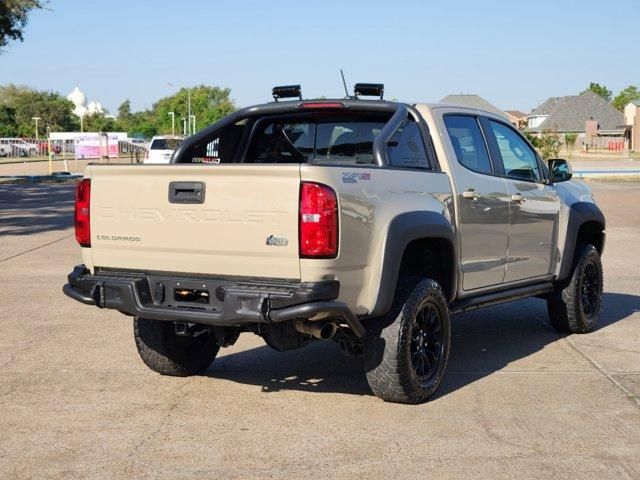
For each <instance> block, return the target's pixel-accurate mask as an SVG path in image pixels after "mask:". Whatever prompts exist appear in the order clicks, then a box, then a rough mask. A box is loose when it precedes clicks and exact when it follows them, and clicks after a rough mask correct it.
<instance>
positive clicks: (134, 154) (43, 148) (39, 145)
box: [0, 138, 149, 162]
mask: <svg viewBox="0 0 640 480" xmlns="http://www.w3.org/2000/svg"><path fill="white" fill-rule="evenodd" d="M148 148H149V141H148V140H146V139H144V138H127V139H124V140H119V141H118V155H119V156H120V157H124V158H130V159H131V160H134V159H135V161H137V162H141V161H142V160H143V159H144V157H145V154H146V152H147V149H148ZM51 154H52V155H53V156H54V157H55V158H74V156H75V148H74V141H73V140H52V141H51ZM48 156H49V140H48V139H47V138H0V158H13V159H22V160H25V161H26V160H27V159H28V158H31V159H36V158H38V157H48Z"/></svg>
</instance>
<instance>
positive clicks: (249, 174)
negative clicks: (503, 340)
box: [63, 84, 605, 403]
mask: <svg viewBox="0 0 640 480" xmlns="http://www.w3.org/2000/svg"><path fill="white" fill-rule="evenodd" d="M276 90H277V89H276ZM276 90H274V97H276V98H282V97H283V96H293V95H294V93H295V90H296V89H295V88H293V89H292V88H289V91H288V90H287V89H281V90H277V91H276ZM290 90H293V91H294V93H291V92H290ZM363 92H364V93H363ZM376 92H377V93H376ZM381 92H382V86H377V85H369V84H368V85H364V86H363V85H357V86H356V93H360V94H361V95H364V94H365V93H375V94H377V95H378V94H381ZM276 93H277V95H276ZM298 95H299V91H298V92H297V93H295V96H298ZM171 163H172V165H167V166H157V167H154V168H153V169H145V168H142V169H141V168H135V166H129V165H108V166H107V165H90V166H88V167H87V169H86V170H85V174H84V179H83V180H82V181H81V182H80V183H79V184H78V188H77V194H76V210H75V212H76V213H75V228H76V239H77V240H78V242H79V244H80V246H81V247H82V256H83V260H84V264H83V265H79V266H77V267H76V268H75V269H74V270H73V272H72V273H71V274H70V275H69V277H68V283H67V284H66V285H65V286H64V288H63V290H64V292H65V293H66V294H67V295H68V296H70V297H71V298H74V299H76V300H78V301H80V302H82V303H84V304H88V305H95V306H98V307H100V308H110V309H115V310H118V311H120V312H123V313H125V314H127V315H131V316H132V317H133V325H134V336H135V341H136V345H137V348H138V352H139V354H140V356H141V358H142V360H143V361H144V362H145V363H146V364H147V366H149V367H150V368H151V369H152V370H155V371H156V372H159V373H161V374H164V375H177V376H187V375H193V374H197V373H199V372H202V371H203V370H205V369H206V368H207V367H208V366H209V365H210V364H211V362H212V361H213V360H214V358H215V357H216V355H217V353H218V351H219V349H220V348H221V347H227V346H229V345H232V344H233V343H234V342H235V341H236V340H237V338H238V336H239V335H240V334H241V333H242V332H253V333H254V334H257V335H259V336H261V337H262V338H263V339H264V341H265V342H266V343H267V345H269V346H271V347H273V348H274V349H276V350H278V351H285V350H292V349H295V348H299V347H303V346H305V345H307V344H308V343H310V342H312V341H316V340H329V339H330V340H332V341H335V342H336V343H337V344H338V345H340V347H341V348H342V349H344V350H345V351H346V352H347V353H348V354H350V355H363V356H364V367H365V373H366V377H367V379H368V381H369V385H370V386H371V389H372V390H373V392H374V393H375V394H376V395H378V396H379V397H381V398H382V399H384V400H386V401H392V402H403V403H420V402H423V401H426V400H427V399H428V398H430V397H431V396H432V395H433V394H434V392H435V391H436V389H437V388H438V386H439V385H440V383H441V381H442V378H443V375H444V372H445V368H446V365H447V359H448V357H449V351H450V347H451V323H450V315H451V313H455V312H464V311H467V310H472V309H476V308H480V307H484V306H488V305H495V304H498V303H503V302H509V301H512V300H518V299H522V298H526V297H539V298H543V299H545V300H546V303H547V307H548V314H549V318H550V323H551V325H553V326H554V327H555V328H556V329H557V330H559V331H561V332H564V333H586V332H589V331H591V330H592V329H593V328H594V326H595V324H596V322H597V321H598V318H599V316H600V310H601V307H602V290H603V277H602V264H601V262H600V256H601V255H602V252H603V249H604V244H605V219H604V216H603V214H602V212H601V211H600V209H599V208H598V207H597V205H596V203H595V200H594V198H593V196H592V194H591V192H590V190H589V188H588V187H587V186H586V185H584V184H582V183H580V182H576V181H573V180H572V179H571V169H570V166H569V164H568V163H567V162H566V161H565V160H558V159H556V160H551V161H549V162H548V163H545V162H543V161H542V159H541V158H540V157H539V156H538V154H537V153H536V151H535V149H534V148H533V147H532V146H531V145H530V144H529V142H528V141H527V140H526V139H525V138H524V137H523V136H522V135H521V134H520V132H518V131H517V130H516V129H515V128H513V126H512V125H510V124H509V123H508V121H506V120H505V119H504V118H502V117H500V116H497V115H495V114H493V113H491V112H488V111H484V110H480V109H475V108H468V107H462V106H455V105H446V104H416V105H410V104H405V103H398V102H387V101H383V100H364V99H360V98H355V99H338V100H308V101H307V100H295V101H279V102H274V103H268V104H264V105H258V106H254V107H250V108H245V109H243V110H239V111H237V112H235V113H233V114H231V115H229V116H228V117H226V118H224V119H222V120H220V121H219V122H217V123H215V124H213V125H211V126H209V127H207V128H205V129H204V130H202V131H200V132H198V133H196V134H195V135H193V136H191V137H189V138H188V139H186V140H185V141H184V142H183V143H182V144H181V145H180V146H179V147H178V148H177V150H176V152H175V154H174V156H173V158H172V160H171ZM203 164H208V165H203Z"/></svg>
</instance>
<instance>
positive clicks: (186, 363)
mask: <svg viewBox="0 0 640 480" xmlns="http://www.w3.org/2000/svg"><path fill="white" fill-rule="evenodd" d="M133 334H134V338H135V341H136V346H137V347H138V353H139V354H140V358H142V361H143V362H144V363H145V364H146V365H147V366H148V367H149V368H150V369H151V370H153V371H155V372H158V373H161V374H162V375H172V376H177V377H187V376H189V375H195V374H197V373H200V372H202V371H204V370H206V368H207V367H208V366H209V365H211V362H213V360H214V359H215V358H216V355H217V354H218V350H220V346H219V345H218V342H217V341H216V336H215V335H214V333H213V332H212V331H210V330H207V329H204V328H203V329H201V330H199V331H197V330H196V331H195V334H192V335H176V328H175V325H174V323H173V322H165V321H162V320H150V319H148V318H140V317H136V318H135V319H134V321H133Z"/></svg>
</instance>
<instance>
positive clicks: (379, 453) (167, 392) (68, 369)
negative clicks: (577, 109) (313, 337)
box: [0, 182, 640, 479]
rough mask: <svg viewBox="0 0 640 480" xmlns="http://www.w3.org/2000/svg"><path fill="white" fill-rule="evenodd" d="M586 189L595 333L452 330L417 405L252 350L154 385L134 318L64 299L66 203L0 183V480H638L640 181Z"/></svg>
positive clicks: (333, 353)
mask: <svg viewBox="0 0 640 480" xmlns="http://www.w3.org/2000/svg"><path fill="white" fill-rule="evenodd" d="M590 185H591V186H592V188H593V189H594V191H595V195H596V198H597V200H598V203H599V204H600V206H601V208H602V209H603V211H604V213H605V215H606V217H607V222H608V224H607V244H606V248H605V255H604V258H603V263H604V269H605V302H604V311H603V314H602V317H601V320H600V323H599V325H598V327H597V329H596V331H595V332H593V333H591V334H588V335H583V336H576V335H574V336H562V335H560V334H558V333H556V331H555V330H553V329H552V328H551V327H550V326H549V325H548V324H547V314H546V307H545V303H544V302H543V301H542V300H538V299H529V300H526V301H521V302H516V303H512V304H505V305H501V306H497V307H492V308H488V309H484V310H480V311H477V312H474V313H469V314H466V315H458V316H456V317H454V321H453V345H452V356H451V358H450V362H449V368H448V373H447V375H446V378H445V381H444V383H443V385H442V387H441V388H440V390H439V392H438V395H437V396H436V398H435V399H434V400H432V401H431V402H429V403H427V404H424V405H420V406H404V405H397V404H387V403H384V402H382V401H381V400H379V399H377V398H376V397H374V396H373V395H372V394H371V393H370V391H369V389H368V386H367V383H366V380H365V377H364V373H363V367H362V364H361V360H360V359H356V358H349V357H345V356H344V355H343V354H342V353H341V352H340V350H339V349H338V348H337V347H335V346H334V345H333V344H331V343H316V344H313V345H311V346H309V347H307V348H305V349H302V350H299V351H294V352H289V353H277V352H275V351H272V350H271V349H270V348H269V347H266V346H265V345H264V344H263V342H262V340H261V339H260V338H258V337H255V336H253V335H250V334H245V335H244V336H241V337H240V340H239V341H238V343H237V344H236V345H235V346H233V347H231V348H228V349H225V350H222V351H221V353H220V356H219V357H218V359H216V361H215V362H214V363H213V364H212V365H211V367H210V368H209V370H208V371H207V373H206V375H203V376H197V377H191V378H187V379H180V378H171V377H162V376H159V375H158V374H155V373H153V372H152V371H150V370H148V369H147V368H146V367H145V366H144V364H143V363H142V361H141V360H140V359H139V357H138V354H137V352H136V348H135V345H134V342H133V333H132V322H131V320H130V319H129V318H127V317H125V316H123V315H121V314H119V313H117V312H114V311H106V310H105V311H102V310H98V309H96V308H92V307H87V306H83V305H80V304H79V303H77V302H74V301H72V300H71V299H69V298H67V297H65V296H64V295H63V294H62V292H61V287H62V285H63V283H64V282H65V278H66V274H67V273H68V272H69V271H70V270H71V269H72V267H73V266H74V265H75V264H77V263H80V251H79V247H78V246H77V244H76V242H75V239H74V236H73V228H72V210H73V185H70V184H65V185H38V184H36V185H0V313H1V318H2V321H3V325H2V330H1V332H2V333H1V334H0V365H2V366H3V368H2V369H0V405H1V408H2V415H1V416H0V478H4V477H6V478H64V479H68V478H85V477H92V478H137V479H141V478H142V479H144V478H181V479H182V478H194V479H196V478H197V479H201V478H219V479H226V478H239V479H248V478H291V479H297V478H307V477H314V478H318V479H320V478H349V479H359V478H363V479H365V478H366V479H374V478H385V477H386V478H389V477H396V478H400V477H402V478H406V477H411V478H425V477H428V478H474V479H477V478H612V479H623V478H640V453H639V452H640V276H639V274H638V269H639V267H640V255H639V254H638V251H639V250H640V183H633V182H616V183H595V182H594V183H591V184H590ZM3 476H4V477H3Z"/></svg>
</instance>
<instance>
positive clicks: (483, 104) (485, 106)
mask: <svg viewBox="0 0 640 480" xmlns="http://www.w3.org/2000/svg"><path fill="white" fill-rule="evenodd" d="M440 103H452V104H455V105H462V106H464V107H471V108H478V109H480V110H486V111H488V112H491V113H495V114H496V115H500V116H502V117H506V116H507V115H506V114H505V113H504V112H503V111H502V110H500V109H499V108H498V107H496V106H494V105H492V104H491V103H489V102H488V101H486V100H485V99H484V98H482V97H481V96H480V95H473V94H460V95H447V96H446V97H444V98H443V99H442V100H440Z"/></svg>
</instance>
